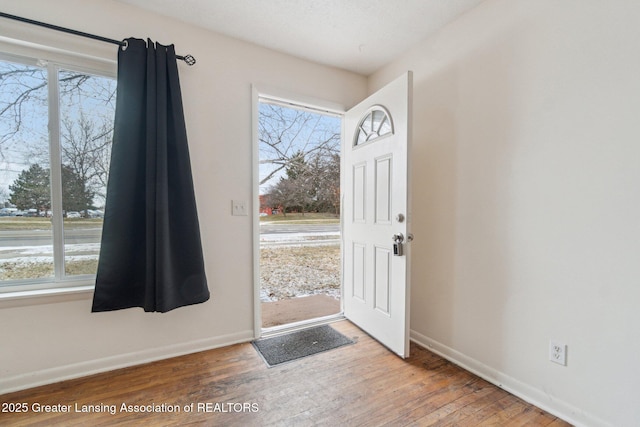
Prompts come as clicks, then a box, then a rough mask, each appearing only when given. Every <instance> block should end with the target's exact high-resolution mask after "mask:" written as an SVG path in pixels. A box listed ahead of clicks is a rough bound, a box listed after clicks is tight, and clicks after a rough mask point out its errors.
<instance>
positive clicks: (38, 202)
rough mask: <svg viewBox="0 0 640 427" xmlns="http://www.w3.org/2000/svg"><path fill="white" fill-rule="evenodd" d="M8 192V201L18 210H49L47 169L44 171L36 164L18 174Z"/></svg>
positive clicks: (49, 193)
mask: <svg viewBox="0 0 640 427" xmlns="http://www.w3.org/2000/svg"><path fill="white" fill-rule="evenodd" d="M9 190H10V191H11V196H10V197H9V201H10V202H11V203H13V204H14V205H16V207H17V208H18V209H21V210H27V209H44V210H49V209H51V191H50V187H49V169H44V168H43V167H42V166H40V165H38V164H33V165H31V166H29V169H26V170H23V171H22V172H20V175H19V176H18V178H17V179H16V180H15V181H14V182H13V184H11V185H10V186H9Z"/></svg>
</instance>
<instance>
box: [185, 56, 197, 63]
mask: <svg viewBox="0 0 640 427" xmlns="http://www.w3.org/2000/svg"><path fill="white" fill-rule="evenodd" d="M182 60H183V61H184V62H186V63H187V65H194V64H195V63H196V58H194V57H193V56H192V55H185V56H184V58H182Z"/></svg>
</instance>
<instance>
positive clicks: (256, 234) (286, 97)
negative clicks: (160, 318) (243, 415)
mask: <svg viewBox="0 0 640 427" xmlns="http://www.w3.org/2000/svg"><path fill="white" fill-rule="evenodd" d="M260 98H269V99H270V100H273V101H277V102H281V103H282V104H285V105H286V104H291V105H295V106H296V107H302V108H305V107H307V108H309V109H310V110H313V111H317V112H325V113H329V114H337V115H340V116H341V117H342V116H344V113H345V112H346V111H347V108H346V107H345V106H344V105H342V104H338V103H335V102H331V101H327V100H323V99H319V98H314V97H309V96H303V95H299V94H297V93H294V92H291V91H288V90H285V89H281V88H276V87H270V86H266V85H256V84H253V85H251V122H252V123H251V125H252V126H251V127H252V163H253V164H252V177H251V179H252V186H253V195H252V203H250V206H251V213H250V217H251V222H252V243H253V251H252V254H253V335H254V338H255V339H258V338H260V337H263V336H265V335H270V334H272V333H273V334H278V333H282V332H285V331H290V330H296V329H301V328H304V327H309V326H311V325H314V324H322V323H327V322H329V321H332V320H339V319H342V318H343V315H342V313H343V312H344V303H343V301H342V298H340V313H339V314H338V315H332V316H326V317H322V318H319V319H312V320H310V321H302V322H296V323H292V324H290V325H285V326H284V327H275V328H270V331H269V333H263V329H262V301H260V215H259V212H258V210H259V209H258V208H259V206H260V185H259V182H260V166H259V165H260V163H259V162H260V149H259V143H260V141H259V140H258V129H259V123H258V119H259V111H258V106H259V102H260ZM342 126H343V127H344V120H343V124H342ZM343 129H344V128H343ZM342 133H343V134H344V132H342ZM340 144H341V146H342V144H344V135H343V136H342V138H341V141H340ZM341 148H342V147H341ZM342 169H343V164H342V158H341V160H340V182H341V184H342ZM340 229H341V230H342V210H340ZM343 262H344V260H343V256H342V253H341V254H340V270H341V271H340V274H341V277H340V293H341V294H342V292H343V291H344V289H343V288H344V283H343V280H342V270H343V268H344V266H343ZM271 330H273V331H274V332H271Z"/></svg>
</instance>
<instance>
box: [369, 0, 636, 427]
mask: <svg viewBox="0 0 640 427" xmlns="http://www.w3.org/2000/svg"><path fill="white" fill-rule="evenodd" d="M639 22H640V2H636V1H634V0H614V1H606V2H605V1H600V0H588V1H587V0H563V1H557V0H536V1H530V0H488V1H487V2H485V3H483V4H481V5H480V6H479V7H478V8H477V9H474V10H472V11H471V12H469V13H467V14H466V15H464V16H462V17H461V18H460V19H458V20H457V21H455V22H454V23H453V24H451V25H449V26H448V27H446V28H445V29H444V30H442V31H440V32H439V33H438V34H436V35H435V36H433V37H431V38H429V39H428V40H426V41H425V42H423V43H421V44H420V45H419V46H418V47H416V48H415V49H412V50H411V51H410V52H408V53H407V54H406V55H403V57H402V58H401V59H399V60H397V61H395V62H393V63H392V64H390V65H389V66H387V67H385V68H384V69H382V70H380V71H378V72H377V73H375V74H374V75H373V76H372V77H371V78H370V89H371V90H374V89H376V88H378V87H380V86H381V85H383V84H384V83H386V82H388V81H390V80H391V79H392V78H394V77H395V76H397V75H399V74H400V73H401V72H403V71H405V70H406V69H411V70H413V71H414V89H415V92H414V107H415V110H414V135H415V137H414V148H415V149H414V152H413V156H412V160H413V162H414V165H416V166H417V167H414V169H413V170H414V174H413V176H412V179H413V185H414V202H415V204H414V209H413V218H414V224H415V226H414V230H413V231H414V234H415V241H414V242H413V243H412V245H413V256H414V263H413V266H414V267H413V271H412V273H413V290H412V296H413V298H412V304H411V311H412V316H411V327H412V330H413V332H412V336H413V338H414V339H416V340H417V341H420V342H422V343H424V344H427V345H430V346H432V347H433V348H434V349H435V350H437V351H439V352H441V353H442V354H445V355H447V357H449V358H451V359H453V360H456V361H458V362H459V363H461V364H464V365H465V366H467V367H469V368H470V369H473V370H474V371H476V372H478V373H480V374H482V375H484V376H485V377H487V378H491V379H492V380H493V381H495V382H497V383H499V384H503V385H504V386H505V388H508V389H510V390H512V391H514V392H516V393H518V394H520V395H522V396H525V397H526V398H528V399H529V400H533V401H535V402H538V403H539V404H540V405H541V406H544V407H545V408H547V409H550V410H552V411H554V412H556V413H558V414H561V415H562V416H564V417H565V418H566V419H569V420H571V421H573V422H575V423H578V424H583V425H607V424H611V425H615V426H631V425H638V422H640V421H639V420H640V405H639V404H638V402H639V401H640V393H639V392H638V384H640V366H639V363H638V361H639V360H640V356H639V355H640V332H639V328H640V310H639V309H638V304H639V302H640V166H639V162H640V120H639V117H640V55H639V54H638V52H640V26H639V25H638V23H639ZM550 339H557V340H561V341H564V342H565V343H566V344H567V345H568V365H567V366H566V367H563V366H560V365H556V364H553V363H551V362H549V361H548V356H547V349H548V344H549V340H550Z"/></svg>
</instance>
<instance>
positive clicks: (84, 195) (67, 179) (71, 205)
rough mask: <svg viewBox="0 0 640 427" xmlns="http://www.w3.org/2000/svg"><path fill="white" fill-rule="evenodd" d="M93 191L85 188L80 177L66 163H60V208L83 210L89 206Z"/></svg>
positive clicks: (84, 182)
mask: <svg viewBox="0 0 640 427" xmlns="http://www.w3.org/2000/svg"><path fill="white" fill-rule="evenodd" d="M94 195H95V193H94V192H93V191H91V190H90V189H88V188H87V183H86V181H85V180H84V179H82V177H81V176H80V175H79V174H78V173H76V172H74V170H73V169H72V168H71V167H70V166H67V165H62V208H63V209H64V210H66V211H84V210H86V209H89V208H90V207H91V202H92V201H93V196H94Z"/></svg>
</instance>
